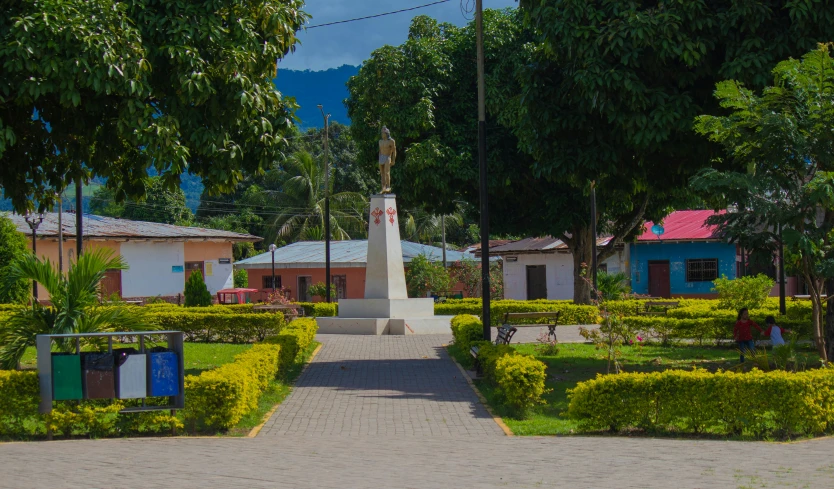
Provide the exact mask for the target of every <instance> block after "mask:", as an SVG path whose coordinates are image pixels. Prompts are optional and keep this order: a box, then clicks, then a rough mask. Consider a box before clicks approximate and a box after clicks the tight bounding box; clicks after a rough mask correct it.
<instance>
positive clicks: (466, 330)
mask: <svg viewBox="0 0 834 489" xmlns="http://www.w3.org/2000/svg"><path fill="white" fill-rule="evenodd" d="M452 336H453V337H454V339H455V344H456V345H458V347H460V348H461V349H462V350H463V351H466V352H468V351H469V348H470V347H471V346H472V342H474V341H478V340H480V339H483V337H484V326H483V323H482V322H481V320H480V318H478V317H477V316H473V315H471V314H458V315H457V316H455V317H453V318H452Z"/></svg>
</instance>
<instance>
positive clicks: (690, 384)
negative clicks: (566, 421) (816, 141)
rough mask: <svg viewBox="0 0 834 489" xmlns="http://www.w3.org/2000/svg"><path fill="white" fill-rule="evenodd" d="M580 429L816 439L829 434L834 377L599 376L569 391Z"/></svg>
mask: <svg viewBox="0 0 834 489" xmlns="http://www.w3.org/2000/svg"><path fill="white" fill-rule="evenodd" d="M569 396H570V405H569V408H568V415H569V416H570V417H571V418H572V419H576V420H579V422H580V425H581V426H582V427H583V428H585V429H609V430H612V431H616V430H621V429H627V428H632V427H633V428H642V429H646V430H674V431H675V432H677V433H681V432H683V433H704V432H705V431H707V430H708V431H709V432H710V433H716V434H722V435H730V434H751V435H753V436H755V437H759V438H761V437H766V436H794V435H816V434H822V433H828V432H831V431H832V430H834V369H831V368H823V369H817V370H809V371H805V372H800V373H789V372H784V371H773V372H766V373H765V372H761V371H759V370H753V371H752V372H749V373H743V374H738V373H733V372H718V373H710V372H707V371H705V370H694V371H689V372H687V371H682V370H667V371H664V372H654V373H648V374H644V373H633V374H632V373H629V374H619V375H606V376H598V377H597V378H596V379H593V380H588V381H586V382H581V383H579V384H578V385H577V386H576V388H574V389H572V390H570V391H569Z"/></svg>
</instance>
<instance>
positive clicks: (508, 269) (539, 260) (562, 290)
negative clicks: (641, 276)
mask: <svg viewBox="0 0 834 489" xmlns="http://www.w3.org/2000/svg"><path fill="white" fill-rule="evenodd" d="M624 255H625V253H624V252H623V251H619V252H617V253H615V254H614V255H613V256H611V257H610V258H608V259H607V260H604V261H603V262H602V263H604V264H606V265H607V266H608V272H609V273H617V272H620V271H623V270H625V267H624V265H623V259H624ZM508 256H509V255H508ZM508 256H505V257H504V297H505V298H506V299H516V300H526V299H527V266H528V265H545V267H546V269H545V276H546V277H547V298H548V299H551V300H562V299H564V300H569V299H573V256H572V255H571V254H570V253H549V254H546V253H537V254H529V255H517V256H518V261H508V260H507V258H508Z"/></svg>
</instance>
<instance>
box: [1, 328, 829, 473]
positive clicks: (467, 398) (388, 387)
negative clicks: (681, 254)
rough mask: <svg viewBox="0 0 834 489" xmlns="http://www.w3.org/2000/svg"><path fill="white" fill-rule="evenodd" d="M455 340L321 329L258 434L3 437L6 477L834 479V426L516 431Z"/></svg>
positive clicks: (445, 337) (2, 459)
mask: <svg viewBox="0 0 834 489" xmlns="http://www.w3.org/2000/svg"><path fill="white" fill-rule="evenodd" d="M560 329H561V328H560ZM523 331H525V336H526V335H528V334H529V335H531V336H532V337H535V335H534V334H533V333H534V332H537V331H536V329H535V328H530V331H529V332H528V331H527V330H523ZM520 334H521V333H520ZM561 334H562V331H560V335H561ZM560 339H562V337H560ZM564 339H565V340H568V337H567V336H566V337H565V338H564ZM450 340H451V336H446V335H441V336H417V337H394V336H383V337H370V336H363V337H358V336H353V337H350V336H324V335H321V336H320V337H319V341H321V342H322V343H323V344H324V346H323V348H322V350H321V351H320V353H319V354H318V356H317V357H316V358H315V359H314V361H313V362H312V363H311V364H310V366H309V367H308V368H307V369H306V370H305V372H304V373H303V374H302V376H301V378H300V379H299V380H298V383H297V386H296V388H295V389H294V391H293V393H292V394H291V395H290V397H289V398H288V399H287V400H286V401H285V402H284V404H283V405H281V406H280V407H279V409H278V410H277V411H276V412H275V413H274V415H273V416H272V418H271V419H270V420H269V421H268V422H267V423H266V425H265V426H264V428H263V429H262V430H261V432H260V433H259V435H258V436H257V437H256V438H148V439H140V438H134V439H111V440H79V441H55V442H36V443H6V444H0V487H2V488H14V489H20V488H29V487H31V488H50V489H57V488H85V489H89V488H98V487H101V488H108V489H117V488H139V487H141V488H156V487H159V488H162V487H165V488H230V487H240V488H275V487H288V488H296V487H332V488H352V487H397V488H400V487H402V488H416V487H461V488H463V487H565V488H568V487H570V488H644V487H649V488H712V487H722V488H723V487H727V488H780V487H785V488H805V487H807V488H834V438H827V439H819V440H812V441H807V442H801V443H794V444H776V443H751V442H725V441H706V440H671V439H650V438H622V437H603V436H599V437H559V438H556V437H554V438H545V437H507V436H505V435H504V434H503V432H502V431H501V429H500V428H498V426H497V425H496V423H495V422H494V421H493V419H492V418H491V417H490V416H489V414H488V413H487V412H486V410H485V409H484V407H483V406H481V405H480V404H479V402H478V398H477V396H476V395H475V394H474V393H473V392H472V390H471V388H470V387H469V385H468V384H467V382H466V381H465V379H463V378H462V377H461V375H460V371H459V370H458V369H457V367H456V366H455V365H454V363H453V362H452V361H451V360H450V359H449V358H448V356H447V355H446V354H445V351H444V350H443V349H442V345H443V344H445V343H447V342H448V341H450Z"/></svg>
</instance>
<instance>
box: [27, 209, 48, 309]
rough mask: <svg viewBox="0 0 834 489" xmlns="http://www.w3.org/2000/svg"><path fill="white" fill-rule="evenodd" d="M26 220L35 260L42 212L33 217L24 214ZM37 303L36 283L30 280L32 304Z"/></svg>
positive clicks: (32, 215)
mask: <svg viewBox="0 0 834 489" xmlns="http://www.w3.org/2000/svg"><path fill="white" fill-rule="evenodd" d="M24 219H25V220H26V224H28V225H29V228H30V229H31V230H32V254H33V255H35V258H37V257H38V226H40V225H41V223H42V222H43V212H41V213H40V214H38V215H37V216H35V215H34V214H32V213H31V212H26V216H25V217H24ZM37 302H38V283H37V282H35V281H34V280H32V304H33V305H34V304H36V303H37Z"/></svg>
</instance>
